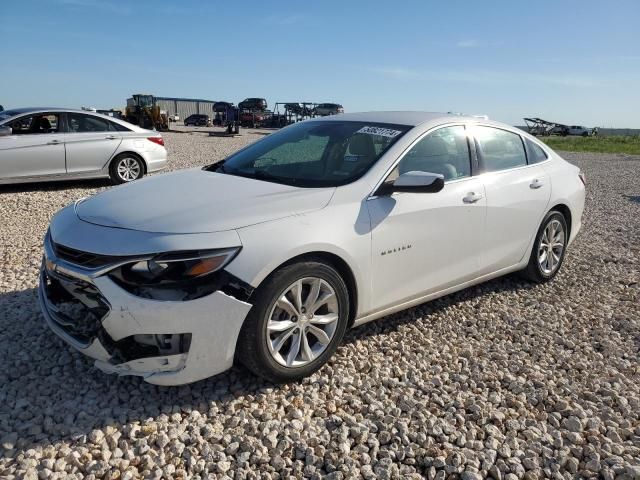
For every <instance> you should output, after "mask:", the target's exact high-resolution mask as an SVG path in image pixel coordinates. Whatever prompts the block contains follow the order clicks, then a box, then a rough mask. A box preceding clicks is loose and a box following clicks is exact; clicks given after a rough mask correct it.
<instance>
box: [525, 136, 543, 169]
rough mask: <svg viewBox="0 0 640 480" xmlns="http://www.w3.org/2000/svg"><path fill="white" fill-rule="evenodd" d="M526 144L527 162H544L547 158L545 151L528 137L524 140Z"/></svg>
mask: <svg viewBox="0 0 640 480" xmlns="http://www.w3.org/2000/svg"><path fill="white" fill-rule="evenodd" d="M525 144H526V146H527V158H528V160H529V164H533V163H540V162H544V161H545V160H546V159H547V158H549V157H548V156H547V154H546V153H545V151H544V150H543V149H542V148H540V147H539V146H538V145H536V144H535V143H534V142H532V141H531V140H529V139H528V138H527V139H526V140H525Z"/></svg>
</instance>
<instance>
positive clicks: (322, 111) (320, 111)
mask: <svg viewBox="0 0 640 480" xmlns="http://www.w3.org/2000/svg"><path fill="white" fill-rule="evenodd" d="M314 113H315V114H316V115H318V116H321V117H324V116H326V115H337V114H339V113H344V108H342V105H340V104H337V103H321V104H319V105H318V106H317V107H316V108H315V109H314Z"/></svg>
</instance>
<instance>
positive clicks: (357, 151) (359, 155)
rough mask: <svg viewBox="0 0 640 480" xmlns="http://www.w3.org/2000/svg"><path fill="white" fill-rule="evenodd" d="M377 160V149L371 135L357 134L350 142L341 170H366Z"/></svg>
mask: <svg viewBox="0 0 640 480" xmlns="http://www.w3.org/2000/svg"><path fill="white" fill-rule="evenodd" d="M375 158H376V147H375V146H374V145H373V139H372V138H371V135H367V134H365V133H356V134H355V135H354V136H352V137H351V139H350V140H349V146H348V148H347V152H346V154H345V156H344V162H343V164H342V165H341V169H342V170H347V171H349V172H357V171H361V170H366V169H367V168H368V167H369V166H370V165H371V164H372V163H373V161H374V160H375Z"/></svg>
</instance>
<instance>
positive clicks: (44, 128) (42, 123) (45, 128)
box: [31, 117, 51, 133]
mask: <svg viewBox="0 0 640 480" xmlns="http://www.w3.org/2000/svg"><path fill="white" fill-rule="evenodd" d="M31 131H32V132H33V133H49V132H50V131H51V122H49V119H48V118H47V117H38V118H37V120H36V121H35V122H33V128H32V129H31Z"/></svg>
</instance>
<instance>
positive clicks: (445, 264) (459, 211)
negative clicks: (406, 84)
mask: <svg viewBox="0 0 640 480" xmlns="http://www.w3.org/2000/svg"><path fill="white" fill-rule="evenodd" d="M469 147H470V145H469V143H468V139H467V134H466V131H465V127H464V126H462V125H452V126H446V127H441V128H439V129H437V130H435V131H432V132H430V133H428V134H426V135H425V136H423V137H422V138H421V139H420V140H418V141H417V142H416V143H414V145H413V146H412V147H411V148H410V149H409V150H408V151H407V152H406V154H404V155H403V157H402V159H401V160H400V162H399V163H398V164H397V166H396V167H395V168H394V169H393V170H392V172H391V174H390V175H389V176H388V177H387V179H386V180H385V181H388V182H392V181H394V180H395V178H397V176H398V175H401V174H402V173H405V172H409V171H424V172H430V173H437V174H442V175H444V178H445V185H444V188H443V189H442V190H441V191H439V192H437V193H406V192H402V193H393V194H392V195H386V196H374V197H371V198H370V199H369V200H368V201H367V207H368V210H369V215H370V219H371V228H372V271H373V275H372V279H371V283H372V298H373V304H372V309H374V310H379V309H383V308H385V307H388V306H391V305H393V304H397V303H398V302H401V301H403V300H411V299H413V298H417V297H420V296H423V295H427V294H430V293H434V292H437V291H440V290H443V289H446V288H448V287H451V286H454V285H457V284H460V283H463V282H465V281H467V280H469V279H472V278H474V277H475V276H476V275H477V273H478V270H479V267H480V261H479V257H480V250H481V243H480V242H479V240H480V239H481V238H482V236H483V233H484V218H485V199H484V187H483V185H482V180H480V179H479V178H478V177H476V176H472V168H471V154H470V148H469Z"/></svg>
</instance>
